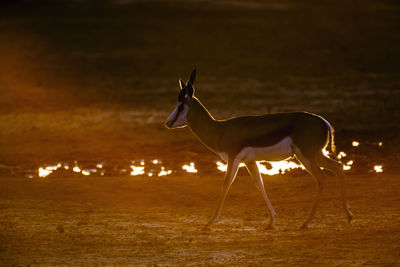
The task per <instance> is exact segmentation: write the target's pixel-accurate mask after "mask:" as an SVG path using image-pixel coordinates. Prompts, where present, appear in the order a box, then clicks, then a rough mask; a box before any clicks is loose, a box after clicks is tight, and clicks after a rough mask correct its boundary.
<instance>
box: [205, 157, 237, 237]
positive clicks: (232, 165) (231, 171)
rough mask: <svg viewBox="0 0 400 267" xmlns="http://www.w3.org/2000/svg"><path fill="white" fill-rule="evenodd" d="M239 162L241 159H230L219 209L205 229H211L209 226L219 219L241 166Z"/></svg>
mask: <svg viewBox="0 0 400 267" xmlns="http://www.w3.org/2000/svg"><path fill="white" fill-rule="evenodd" d="M239 163H240V161H239V160H238V159H235V160H233V161H232V160H229V161H228V167H227V169H226V173H225V180H224V186H223V190H222V197H221V199H220V202H219V204H218V207H217V210H216V211H215V213H214V216H213V217H212V218H211V220H210V221H209V222H208V223H207V224H206V225H205V226H204V227H203V230H207V229H209V226H210V225H211V224H212V223H214V222H215V221H216V220H218V218H219V216H220V215H221V209H222V206H223V205H224V202H225V198H226V196H227V195H228V191H229V188H230V187H231V185H232V183H233V181H234V180H235V177H236V174H237V171H238V168H239Z"/></svg>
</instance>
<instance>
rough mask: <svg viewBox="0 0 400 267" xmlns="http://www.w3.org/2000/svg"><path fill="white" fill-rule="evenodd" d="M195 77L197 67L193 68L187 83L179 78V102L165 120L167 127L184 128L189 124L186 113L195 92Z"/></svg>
mask: <svg viewBox="0 0 400 267" xmlns="http://www.w3.org/2000/svg"><path fill="white" fill-rule="evenodd" d="M195 78H196V68H194V69H193V71H192V74H191V75H190V79H189V81H188V82H187V83H186V84H185V83H184V82H183V81H182V80H181V79H179V87H180V91H179V94H178V103H177V105H176V107H175V109H174V110H173V111H172V113H171V114H170V115H169V116H168V119H167V121H166V122H165V125H166V126H167V128H170V129H172V128H182V127H185V126H186V125H187V120H186V115H187V113H188V111H189V109H190V103H191V101H192V97H193V93H194V88H193V84H194V80H195Z"/></svg>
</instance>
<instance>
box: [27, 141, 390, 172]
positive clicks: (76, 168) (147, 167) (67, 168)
mask: <svg viewBox="0 0 400 267" xmlns="http://www.w3.org/2000/svg"><path fill="white" fill-rule="evenodd" d="M373 144H374V146H377V147H382V146H383V143H382V142H374V143H373ZM351 145H352V147H353V149H358V148H359V147H360V142H359V141H352V143H351ZM323 153H324V154H325V155H326V156H328V155H329V152H328V151H326V150H324V151H323ZM355 155H356V154H355V153H353V156H355ZM337 160H338V161H341V162H342V164H343V170H344V171H349V170H351V169H352V168H353V166H354V163H355V160H354V159H350V157H349V156H348V153H346V152H344V151H339V152H338V154H337ZM163 162H164V161H163V160H161V159H158V158H155V159H151V160H145V159H139V160H132V161H131V163H130V165H128V166H120V165H116V166H111V165H110V164H107V162H98V163H96V164H92V165H87V166H86V165H81V164H79V163H78V161H74V162H73V163H72V164H70V163H66V162H58V163H57V164H54V165H43V166H39V167H38V168H37V169H36V170H30V171H29V173H30V174H29V175H28V177H29V178H35V177H38V178H44V177H48V176H50V175H53V176H66V175H80V176H91V175H95V176H104V175H107V176H115V175H119V176H121V175H122V176H147V177H160V176H169V175H172V174H185V173H186V174H193V175H195V174H201V172H202V171H205V170H202V169H201V168H199V167H198V166H197V164H196V163H195V162H194V161H191V162H183V163H181V164H179V163H175V165H171V164H163ZM257 165H258V168H259V170H260V173H262V174H265V175H270V176H271V175H277V174H285V173H289V172H291V171H293V170H305V168H304V167H303V166H302V165H301V164H300V163H299V162H297V161H296V160H293V159H289V160H283V161H279V162H267V161H260V162H257ZM244 166H245V165H244V164H243V163H241V164H240V167H244ZM226 168H227V164H226V163H224V162H222V161H216V162H215V169H214V171H215V173H218V172H225V171H226ZM208 171H209V170H208ZM368 171H369V172H375V173H382V172H383V164H381V163H378V164H375V165H372V166H370V167H369V169H368Z"/></svg>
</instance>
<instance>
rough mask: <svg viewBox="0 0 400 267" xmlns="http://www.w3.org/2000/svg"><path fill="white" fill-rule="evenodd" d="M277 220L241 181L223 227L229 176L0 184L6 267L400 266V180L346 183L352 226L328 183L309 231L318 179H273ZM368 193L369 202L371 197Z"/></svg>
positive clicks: (0, 250) (0, 248) (1, 251)
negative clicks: (216, 214)
mask: <svg viewBox="0 0 400 267" xmlns="http://www.w3.org/2000/svg"><path fill="white" fill-rule="evenodd" d="M264 180H265V183H266V187H267V190H268V192H269V193H270V195H271V199H272V202H273V204H274V205H275V208H276V211H277V213H278V216H277V223H276V229H274V230H268V231H267V230H265V225H266V218H265V214H266V208H265V207H264V204H263V201H262V197H261V194H259V192H258V191H257V190H256V189H255V186H254V185H253V184H252V182H251V181H250V178H249V177H248V176H245V175H240V177H239V180H238V181H237V182H236V183H235V184H234V186H233V188H232V191H231V193H230V195H229V197H228V199H227V202H226V205H225V209H224V211H223V214H222V218H221V219H220V221H219V222H218V223H216V224H215V225H214V226H213V227H212V229H211V230H209V231H202V230H201V228H202V226H203V225H204V224H205V222H206V220H207V219H208V218H209V217H210V215H211V214H212V212H213V210H214V208H215V206H216V202H217V197H218V196H219V192H220V184H221V183H222V177H221V176H218V177H217V176H215V177H200V176H198V175H191V176H179V177H168V178H140V177H139V178H137V177H122V178H118V177H107V178H88V177H83V178H82V177H80V178H65V179H64V178H63V179H60V178H45V179H38V180H26V179H24V178H1V179H0V184H1V186H0V193H1V194H0V196H1V198H0V208H1V215H0V233H1V234H0V238H1V240H2V242H1V245H0V261H1V263H2V265H13V264H15V265H28V264H44V265H61V264H62V265H65V264H67V265H78V264H84V265H87V264H101V265H102V264H124V265H125V264H133V265H136V264H151V265H153V264H168V265H180V264H182V265H183V264H184V265H186V264H189V265H199V264H213V265H214V264H226V265H278V266H287V265H324V266H326V265H331V266H335V265H341V266H343V265H356V266H359V265H371V266H381V265H384V266H396V265H398V264H400V245H399V238H400V228H399V223H400V196H399V194H398V192H399V189H400V183H399V177H398V176H393V175H367V176H359V175H351V176H348V177H347V180H348V184H349V187H350V202H351V205H352V209H353V211H354V213H355V219H354V220H353V221H352V222H351V224H347V222H346V219H345V214H344V211H343V210H342V208H341V203H340V198H339V194H338V189H339V188H338V182H337V181H336V179H334V177H332V176H329V181H328V184H327V190H326V192H325V198H324V201H323V203H322V205H321V207H320V209H319V210H318V213H317V217H316V219H315V221H314V223H313V224H312V225H311V226H310V229H309V230H299V226H300V225H301V223H302V221H303V220H304V219H305V217H306V215H307V212H308V211H309V208H310V206H311V203H312V199H313V193H314V190H313V189H314V188H313V186H314V185H313V182H312V180H311V178H310V177H309V176H298V177H288V176H279V175H278V176H273V177H267V178H265V179H264ZM366 192H368V194H366Z"/></svg>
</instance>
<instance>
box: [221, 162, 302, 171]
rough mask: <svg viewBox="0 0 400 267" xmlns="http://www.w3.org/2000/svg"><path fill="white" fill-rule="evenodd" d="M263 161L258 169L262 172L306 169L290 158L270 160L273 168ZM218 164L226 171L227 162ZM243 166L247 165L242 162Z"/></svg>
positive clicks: (259, 163)
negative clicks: (289, 159)
mask: <svg viewBox="0 0 400 267" xmlns="http://www.w3.org/2000/svg"><path fill="white" fill-rule="evenodd" d="M261 162H265V161H257V166H258V170H259V171H260V173H262V174H267V175H276V174H284V173H286V172H288V171H290V170H293V169H299V168H301V169H303V170H304V167H303V165H301V164H297V163H296V162H292V161H288V160H283V161H272V162H268V163H269V164H270V165H271V168H267V167H266V166H265V165H264V164H261ZM216 164H217V169H218V170H220V171H221V172H226V169H227V164H225V163H223V162H221V161H217V162H216ZM243 166H245V165H244V164H243V163H240V165H239V167H243Z"/></svg>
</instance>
